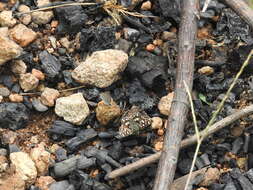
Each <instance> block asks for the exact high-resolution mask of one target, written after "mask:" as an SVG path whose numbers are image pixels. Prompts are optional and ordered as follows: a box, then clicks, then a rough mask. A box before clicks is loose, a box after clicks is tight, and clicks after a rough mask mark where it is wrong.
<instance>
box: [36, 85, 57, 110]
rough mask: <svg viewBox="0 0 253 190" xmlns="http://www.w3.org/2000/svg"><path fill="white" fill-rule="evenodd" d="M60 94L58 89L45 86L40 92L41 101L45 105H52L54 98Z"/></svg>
mask: <svg viewBox="0 0 253 190" xmlns="http://www.w3.org/2000/svg"><path fill="white" fill-rule="evenodd" d="M59 96H60V93H59V91H58V90H56V89H53V88H47V87H46V88H45V89H44V91H43V92H42V94H41V103H42V104H44V105H46V106H50V107H52V106H54V103H55V100H56V99H57V98H58V97H59Z"/></svg>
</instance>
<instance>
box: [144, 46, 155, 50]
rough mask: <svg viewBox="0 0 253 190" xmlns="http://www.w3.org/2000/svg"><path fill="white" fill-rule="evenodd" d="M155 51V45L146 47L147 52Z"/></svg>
mask: <svg viewBox="0 0 253 190" xmlns="http://www.w3.org/2000/svg"><path fill="white" fill-rule="evenodd" d="M154 49H155V46H154V45H153V44H148V45H147V46H146V50H147V51H154Z"/></svg>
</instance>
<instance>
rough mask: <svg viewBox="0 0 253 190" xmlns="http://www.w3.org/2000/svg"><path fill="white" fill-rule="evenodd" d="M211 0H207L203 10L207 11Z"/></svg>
mask: <svg viewBox="0 0 253 190" xmlns="http://www.w3.org/2000/svg"><path fill="white" fill-rule="evenodd" d="M210 2H211V0H206V1H205V4H204V6H203V9H202V11H201V12H205V11H206V9H207V7H208V5H209V3H210Z"/></svg>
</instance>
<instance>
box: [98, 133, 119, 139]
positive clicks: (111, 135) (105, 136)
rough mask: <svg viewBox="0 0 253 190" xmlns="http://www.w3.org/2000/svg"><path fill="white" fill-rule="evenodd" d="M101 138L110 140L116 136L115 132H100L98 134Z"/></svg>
mask: <svg viewBox="0 0 253 190" xmlns="http://www.w3.org/2000/svg"><path fill="white" fill-rule="evenodd" d="M98 136H99V138H101V139H110V138H113V137H114V136H115V134H114V133H113V132H100V133H98Z"/></svg>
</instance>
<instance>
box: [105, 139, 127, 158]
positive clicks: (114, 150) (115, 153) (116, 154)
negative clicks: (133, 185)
mask: <svg viewBox="0 0 253 190" xmlns="http://www.w3.org/2000/svg"><path fill="white" fill-rule="evenodd" d="M123 149H124V146H123V145H122V143H121V142H120V141H114V142H113V145H112V146H111V147H110V148H109V153H108V154H109V155H110V156H111V157H112V158H113V159H115V160H119V159H120V157H121V155H122V153H123Z"/></svg>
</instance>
